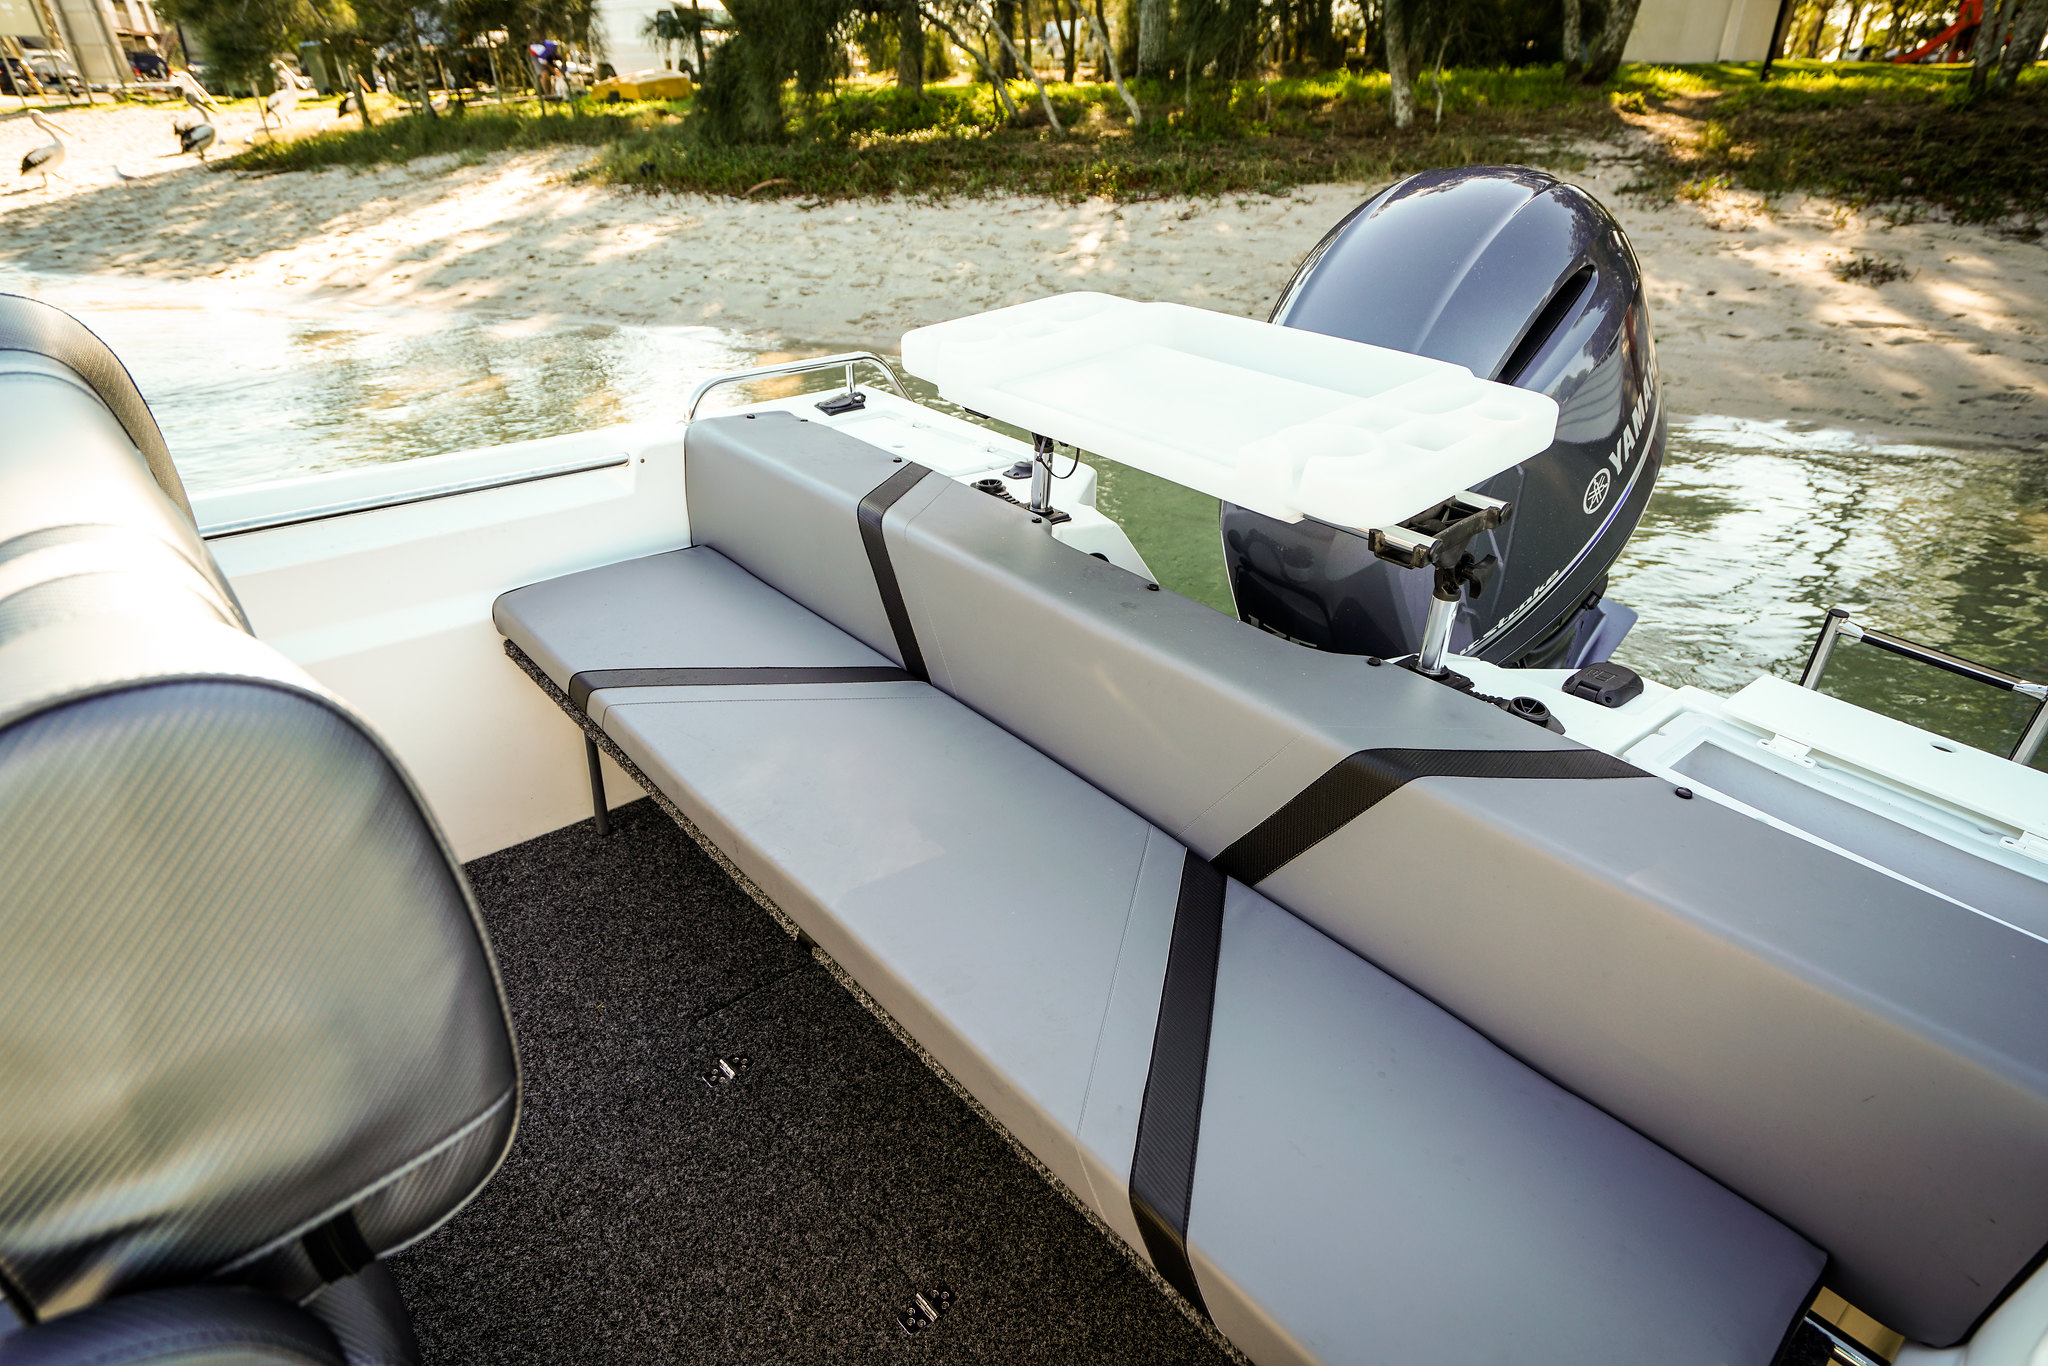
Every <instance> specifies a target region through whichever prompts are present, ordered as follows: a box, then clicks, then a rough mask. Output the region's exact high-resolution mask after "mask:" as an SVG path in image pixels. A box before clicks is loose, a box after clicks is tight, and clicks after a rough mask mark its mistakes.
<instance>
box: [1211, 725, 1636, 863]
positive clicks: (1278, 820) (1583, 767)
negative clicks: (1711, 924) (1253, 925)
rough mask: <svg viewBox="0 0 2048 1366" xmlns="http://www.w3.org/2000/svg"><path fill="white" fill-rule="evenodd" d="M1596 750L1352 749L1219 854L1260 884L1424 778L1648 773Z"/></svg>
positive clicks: (1628, 775)
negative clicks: (1355, 750)
mask: <svg viewBox="0 0 2048 1366" xmlns="http://www.w3.org/2000/svg"><path fill="white" fill-rule="evenodd" d="M1647 776H1649V775H1647V774H1646V773H1644V772H1643V771H1642V770H1641V769H1639V768H1637V767H1635V766H1634V765H1633V764H1628V763H1624V762H1623V761H1622V760H1620V759H1617V758H1615V757H1614V756H1613V755H1611V754H1602V753H1601V752H1600V751H1599V750H1596V749H1528V750H1524V749H1362V750H1360V751H1358V753H1356V754H1352V755H1347V756H1346V757H1345V758H1343V759H1340V760H1338V761H1337V763H1336V765H1335V766H1334V767H1333V768H1331V769H1330V771H1329V772H1327V773H1325V774H1323V776H1322V777H1320V778H1318V779H1316V780H1315V781H1314V782H1312V783H1310V784H1309V785H1308V786H1307V787H1305V788H1303V789H1302V790H1301V791H1300V792H1298V793H1296V794H1295V795H1294V796H1293V797H1292V798H1290V799H1289V800H1288V802H1287V804H1286V805H1285V806H1282V807H1281V808H1280V809H1279V810H1278V811H1275V812H1274V813H1273V814H1272V815H1270V816H1268V817H1266V819H1264V820H1262V821H1260V822H1259V823H1258V824H1257V825H1256V826H1254V827H1253V828H1252V829H1251V831H1250V832H1249V833H1247V834H1245V835H1243V836H1242V837H1240V838H1239V839H1238V840H1237V842H1236V843H1234V844H1232V845H1231V846H1230V847H1229V848H1228V849H1225V850H1224V851H1223V852H1222V853H1220V854H1218V855H1217V856H1216V866H1217V867H1219V868H1221V869H1222V870H1223V871H1224V872H1225V873H1226V874H1228V875H1229V876H1231V877H1234V878H1236V879H1237V880H1238V881H1239V882H1242V883H1244V884H1245V885H1246V886H1256V885H1257V884H1258V883H1259V882H1261V881H1263V880H1264V879H1266V878H1268V877H1271V876H1272V875H1273V874H1274V873H1277V872H1279V871H1280V870H1281V869H1282V868H1284V867H1286V866H1287V865H1288V864H1289V863H1292V862H1293V861H1294V860H1295V859H1297V858H1299V857H1301V855H1303V854H1305V853H1307V852H1308V851H1309V850H1311V849H1313V848H1315V847H1316V846H1317V845H1318V844H1321V843H1322V842H1323V841H1324V840H1326V839H1328V838H1329V837H1330V836H1332V835H1334V834H1336V833H1337V832H1338V831H1339V830H1342V829H1343V828H1344V827H1345V826H1346V825H1348V824H1350V823H1351V821H1352V820H1353V818H1355V817H1356V816H1358V815H1359V814H1360V813H1362V812H1365V811H1368V810H1370V809H1371V808H1372V807H1373V806H1375V805H1377V804H1378V803H1379V802H1381V801H1383V800H1384V799H1386V798H1387V797H1390V796H1392V795H1393V794H1394V793H1395V792H1397V791H1399V790H1400V788H1401V787H1402V786H1403V785H1404V784H1407V783H1411V782H1413V781H1415V779H1417V778H1643V777H1647Z"/></svg>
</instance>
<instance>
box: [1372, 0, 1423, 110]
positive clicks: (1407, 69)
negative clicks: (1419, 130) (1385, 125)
mask: <svg viewBox="0 0 2048 1366" xmlns="http://www.w3.org/2000/svg"><path fill="white" fill-rule="evenodd" d="M1385 4H1386V8H1385V13H1384V14H1383V15H1382V16H1381V19H1380V22H1381V24H1382V25H1383V32H1384V34H1385V40H1386V44H1387V78H1388V82H1389V84H1390V85H1391V86H1392V87H1393V90H1392V94H1393V107H1394V126H1395V127H1396V128H1407V127H1409V126H1411V125H1412V124H1413V123H1414V122H1415V67H1414V62H1413V54H1412V53H1411V52H1410V50H1409V44H1408V29H1409V24H1410V21H1411V20H1412V19H1413V18H1414V17H1415V9H1416V0H1385Z"/></svg>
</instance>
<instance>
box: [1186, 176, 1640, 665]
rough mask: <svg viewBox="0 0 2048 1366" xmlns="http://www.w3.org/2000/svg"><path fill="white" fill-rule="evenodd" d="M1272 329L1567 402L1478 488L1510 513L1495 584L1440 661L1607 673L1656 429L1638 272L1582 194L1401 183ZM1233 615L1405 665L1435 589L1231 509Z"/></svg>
mask: <svg viewBox="0 0 2048 1366" xmlns="http://www.w3.org/2000/svg"><path fill="white" fill-rule="evenodd" d="M1272 321H1274V322H1276V323H1279V324H1281V325H1282V326H1286V327H1302V328H1307V329H1309V330H1310V331H1314V332H1322V333H1326V334H1328V335H1330V336H1337V337H1347V338H1350V339H1351V340H1353V341H1361V342H1370V343H1372V344H1373V345H1376V346H1386V347H1391V348H1393V349H1395V350H1399V351H1408V352H1412V353H1414V354H1417V355H1423V356H1430V357H1434V358H1435V359H1437V360H1444V361H1452V362H1455V363H1456V364H1459V365H1462V366H1464V367H1466V368H1467V369H1469V370H1470V371H1472V373H1473V374H1475V375H1479V376H1481V377H1483V378H1487V379H1495V380H1499V381H1501V382H1503V383H1506V384H1514V385H1517V386H1519V387H1521V388H1524V389H1533V390H1536V391H1537V392H1539V393H1545V394H1549V395H1550V396H1551V397H1552V398H1555V399H1556V400H1557V402H1558V408H1559V413H1558V424H1557V437H1556V440H1555V441H1554V442H1553V443H1552V444H1551V446H1550V449H1548V450H1547V451H1545V452H1544V453H1543V454H1541V455H1539V456H1536V457H1535V458H1533V459H1531V460H1527V461H1524V462H1523V463H1522V464H1520V465H1518V466H1516V467H1515V468H1514V469H1511V470H1508V471H1506V472H1505V473H1503V474H1501V475H1498V476H1496V477H1495V478H1494V479H1492V480H1489V481H1488V482H1487V483H1485V484H1483V485H1481V486H1480V487H1479V489H1478V490H1477V491H1478V492H1480V493H1484V494H1487V495H1489V496H1491V497H1495V498H1504V499H1507V500H1508V501H1510V502H1512V503H1513V504H1514V505H1515V506H1514V515H1513V516H1512V517H1511V518H1510V519H1509V521H1508V522H1507V523H1506V525H1504V526H1502V527H1500V528H1499V529H1498V530H1496V531H1493V532H1490V533H1486V536H1487V537H1489V538H1490V544H1489V545H1488V546H1486V547H1484V548H1482V547H1480V546H1477V545H1475V546H1474V550H1475V552H1477V553H1480V554H1484V553H1486V551H1487V550H1490V551H1491V552H1492V553H1493V554H1495V555H1497V556H1499V557H1500V561H1501V567H1500V569H1499V571H1498V572H1497V573H1496V574H1495V576H1494V577H1493V578H1492V580H1491V581H1490V582H1488V583H1487V584H1486V585H1485V586H1484V590H1483V592H1482V593H1481V594H1480V595H1479V596H1477V597H1470V596H1468V598H1467V600H1466V602H1465V603H1464V605H1463V606H1462V607H1461V608H1460V609H1459V614H1458V620H1457V625H1456V626H1455V627H1454V629H1453V631H1452V637H1451V647H1452V649H1454V650H1456V651H1458V652H1459V653H1462V654H1468V655H1472V656H1475V657H1478V658H1481V659H1485V660H1488V661H1490V662H1493V663H1497V664H1507V665H1522V666H1527V667H1539V668H1577V667H1579V666H1580V665H1582V664H1586V663H1591V662H1594V661H1597V660H1602V659H1605V658H1606V657H1607V654H1608V652H1609V651H1611V650H1612V649H1613V648H1614V646H1615V644H1616V643H1618V642H1619V640H1620V639H1621V637H1622V635H1623V634H1625V633H1626V632H1627V630H1628V628H1629V626H1630V625H1632V624H1633V623H1634V621H1635V614H1634V613H1633V612H1630V611H1629V610H1628V609H1627V608H1625V607H1622V606H1620V605H1619V604H1617V603H1613V602H1609V601H1606V600H1605V599H1604V597H1603V594H1604V592H1605V589H1606V582H1607V571H1608V568H1609V566H1611V565H1612V564H1613V562H1614V559H1615V557H1616V556H1617V555H1619V554H1620V553H1621V548H1622V546H1623V545H1624V544H1625V543H1626V542H1627V541H1628V538H1629V536H1630V534H1631V533H1633V532H1634V530H1635V527H1636V523H1637V522H1638V521H1639V520H1640V519H1641V517H1642V513H1643V507H1644V505H1645V504H1646V503H1647V502H1648V501H1649V497H1650V490H1651V487H1652V485H1654V484H1655V483H1656V479H1657V471H1658V468H1659V467H1660V465H1661V464H1662V463H1663V458H1664V441H1665V425H1664V411H1663V405H1662V403H1661V401H1660V399H1659V396H1658V388H1657V361H1656V353H1655V350H1654V348H1653V346H1652V344H1651V340H1650V318H1649V310H1648V308H1647V307H1646V305H1645V302H1644V299H1643V288H1642V273H1641V270H1640V269H1639V268H1638V266H1637V265H1636V259H1635V254H1634V253H1633V252H1632V251H1631V250H1630V249H1629V245H1628V240H1627V238H1625V237H1624V236H1623V235H1622V231H1621V228H1620V226H1619V225H1618V224H1616V223H1615V221H1614V219H1613V218H1612V217H1611V216H1610V215H1609V214H1608V213H1607V211H1606V210H1605V209H1603V208H1601V207H1600V205H1599V204H1597V203H1596V202H1594V200H1593V199H1592V198H1591V197H1590V196H1588V195H1587V194H1586V193H1585V192H1584V191H1582V190H1579V189H1577V188H1575V187H1573V186H1570V185H1566V184H1563V183H1562V182H1560V181H1558V180H1557V179H1556V178H1555V177H1552V176H1549V175H1546V174H1544V173H1543V172H1541V171H1537V170H1532V169H1530V168H1528V167H1521V166H1506V167H1503V166H1487V167H1468V168H1465V169H1461V170H1454V171H1429V172H1425V173H1424V174H1421V175H1416V176H1411V177H1409V178H1408V179H1407V180H1404V181H1402V182H1400V183H1399V184H1397V185H1395V186H1393V187H1392V188H1391V189H1388V190H1386V191H1384V192H1382V193H1381V194H1379V195H1376V196H1375V197H1374V198H1372V199H1371V200H1368V201H1367V202H1366V203H1364V204H1362V205H1360V206H1359V207H1358V208H1357V209H1354V210H1353V211H1352V212H1351V213H1350V214H1348V215H1346V216H1345V218H1344V219H1343V221H1342V222H1340V223H1338V224H1337V226H1336V227H1334V228H1332V229H1331V230H1330V232H1329V234H1328V235H1327V236H1326V237H1324V238H1323V240H1322V242H1321V243H1319V244H1318V245H1317V246H1316V248H1315V250H1313V251H1311V252H1310V253H1309V254H1308V257H1307V259H1305V260H1304V261H1303V262H1302V264H1301V267H1300V269H1299V270H1297V271H1296V272H1295V276H1294V279H1293V281H1292V282H1291V283H1290V284H1289V285H1288V287H1287V289H1286V291H1285V292H1284V293H1283V294H1282V295H1281V297H1280V302H1279V303H1278V304H1277V305H1276V306H1275V307H1274V309H1273V316H1272ZM1222 521H1223V547H1224V556H1225V559H1226V561H1227V565H1228V569H1229V573H1230V582H1231V591H1232V593H1233V594H1234V595H1235V597H1236V601H1237V610H1238V614H1239V615H1240V616H1241V617H1243V618H1244V619H1245V620H1246V621H1249V622H1251V623H1252V624H1254V625H1257V626H1261V627H1264V628H1265V629H1267V630H1269V631H1273V632H1275V633H1276V634H1279V635H1284V636H1287V637H1289V638H1291V639H1294V640H1298V641H1300V642H1302V643H1303V644H1306V645H1312V646H1315V647H1317V648H1319V649H1325V650H1333V651H1336V652H1338V653H1342V654H1371V655H1381V656H1389V657H1391V656H1397V655H1403V654H1407V653H1410V652H1412V651H1414V650H1415V649H1416V648H1417V646H1418V644H1419V643H1420V640H1421V635H1422V622H1423V618H1424V616H1425V615H1426V614H1427V611H1428V599H1429V592H1430V586H1431V580H1430V576H1429V575H1428V574H1425V573H1417V572H1414V571H1407V570H1401V569H1397V568H1395V567H1394V566H1392V565H1389V564H1387V563H1385V562H1383V561H1381V560H1378V559H1375V558H1374V556H1373V554H1372V552H1371V550H1370V549H1369V548H1368V547H1367V544H1366V539H1365V537H1364V536H1362V535H1356V534H1353V533H1351V532H1348V531H1343V530H1339V529H1337V528H1333V527H1329V526H1324V525H1321V524H1319V523H1314V522H1297V523H1290V522H1281V521H1276V520H1274V519H1273V518H1270V517H1266V516H1263V515H1261V514H1259V513H1256V512H1251V511H1249V510H1247V509H1244V508H1241V507H1237V506H1235V505H1232V504H1227V503H1226V504H1225V505H1224V507H1223V514H1222Z"/></svg>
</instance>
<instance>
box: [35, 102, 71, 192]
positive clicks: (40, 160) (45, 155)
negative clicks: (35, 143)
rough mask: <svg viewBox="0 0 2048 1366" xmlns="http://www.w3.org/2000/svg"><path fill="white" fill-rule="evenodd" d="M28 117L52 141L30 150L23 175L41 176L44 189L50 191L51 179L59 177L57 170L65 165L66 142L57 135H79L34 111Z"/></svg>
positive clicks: (69, 136)
mask: <svg viewBox="0 0 2048 1366" xmlns="http://www.w3.org/2000/svg"><path fill="white" fill-rule="evenodd" d="M28 117H29V121H30V122H31V123H33V124H35V126H36V127H38V128H40V129H42V130H43V131H44V132H45V133H48V134H49V135H50V141H49V142H48V143H47V144H46V145H44V146H42V147H31V148H30V149H29V153H28V155H27V156H25V157H23V158H22V159H21V173H22V174H23V175H40V176H41V177H42V178H43V188H44V189H45V190H48V189H49V188H50V177H51V176H53V175H57V168H58V167H59V166H62V165H63V164H64V142H63V139H61V138H59V137H58V136H57V135H58V134H59V133H62V134H63V135H64V137H67V138H75V137H77V136H78V134H76V133H74V132H72V131H71V130H70V129H69V128H66V127H64V126H63V125H62V124H58V123H52V122H50V120H48V119H46V118H44V117H43V116H42V115H41V114H40V113H38V112H36V111H35V110H33V109H31V110H30V111H29V114H28ZM63 178H64V177H63V176H60V175H59V176H57V179H59V180H62V179H63Z"/></svg>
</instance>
